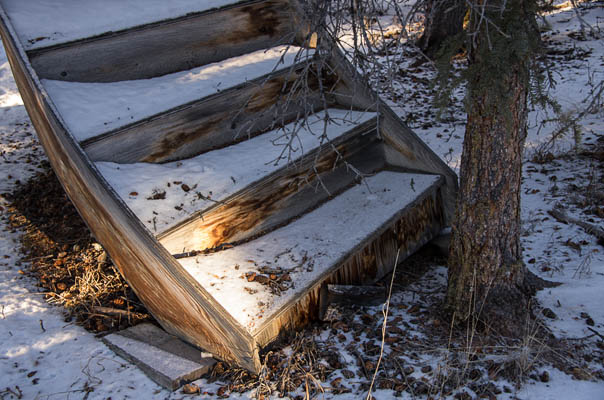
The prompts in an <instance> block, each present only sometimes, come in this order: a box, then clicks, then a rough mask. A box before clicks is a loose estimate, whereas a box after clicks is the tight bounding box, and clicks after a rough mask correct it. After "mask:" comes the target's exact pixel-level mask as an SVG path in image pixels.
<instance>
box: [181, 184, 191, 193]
mask: <svg viewBox="0 0 604 400" xmlns="http://www.w3.org/2000/svg"><path fill="white" fill-rule="evenodd" d="M180 188H181V189H182V190H184V191H185V192H188V191H190V190H191V188H190V187H189V185H187V184H186V183H183V184H182V185H180Z"/></svg>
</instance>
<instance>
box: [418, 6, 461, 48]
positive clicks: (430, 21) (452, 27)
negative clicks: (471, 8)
mask: <svg viewBox="0 0 604 400" xmlns="http://www.w3.org/2000/svg"><path fill="white" fill-rule="evenodd" d="M466 10H467V8H466V2H465V1H464V0H425V12H424V14H425V17H426V19H425V21H424V32H423V33H422V36H421V37H420V38H419V40H418V42H417V45H418V46H419V48H420V49H422V50H423V51H424V52H425V53H426V54H427V55H428V56H430V57H433V56H434V55H435V54H436V53H437V52H438V50H439V49H440V48H441V46H442V45H443V43H444V42H445V41H446V40H447V39H453V38H456V37H458V36H459V34H460V33H462V32H463V20H464V16H465V14H466Z"/></svg>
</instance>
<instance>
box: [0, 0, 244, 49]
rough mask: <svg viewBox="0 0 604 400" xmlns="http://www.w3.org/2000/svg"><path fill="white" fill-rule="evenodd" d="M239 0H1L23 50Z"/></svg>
mask: <svg viewBox="0 0 604 400" xmlns="http://www.w3.org/2000/svg"><path fill="white" fill-rule="evenodd" d="M240 2H241V0H204V1H199V0H171V1H166V0H127V1H124V0H103V1H98V0H36V1H25V0H2V6H3V7H4V9H5V10H6V12H7V14H8V15H9V17H10V19H11V21H12V22H13V24H14V26H15V30H16V31H17V34H18V35H19V38H20V39H21V42H22V43H23V45H24V46H25V49H26V50H32V49H36V48H42V47H46V46H51V45H55V44H60V43H66V42H71V41H74V40H78V39H84V38H89V37H93V36H98V35H101V34H103V33H107V32H115V31H120V30H123V29H128V28H132V27H135V26H140V25H144V24H149V23H153V22H159V21H164V20H168V19H173V18H178V17H182V16H185V15H187V14H191V13H195V12H201V11H206V10H211V9H213V8H218V7H224V6H227V5H230V4H236V3H240Z"/></svg>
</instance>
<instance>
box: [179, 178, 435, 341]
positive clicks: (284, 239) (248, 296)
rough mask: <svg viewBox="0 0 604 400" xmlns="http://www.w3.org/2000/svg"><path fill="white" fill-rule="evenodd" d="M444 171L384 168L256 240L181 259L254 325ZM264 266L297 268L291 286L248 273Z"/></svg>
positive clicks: (250, 327)
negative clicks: (253, 277) (283, 287)
mask: <svg viewBox="0 0 604 400" xmlns="http://www.w3.org/2000/svg"><path fill="white" fill-rule="evenodd" d="M440 179H441V178H440V177H439V176H436V175H423V174H411V173H400V172H392V171H382V172H379V173H377V174H376V175H374V176H372V177H368V178H366V179H365V182H363V183H360V184H357V185H356V186H354V187H352V188H351V189H349V190H347V191H345V192H344V193H342V194H341V195H339V196H337V197H336V198H334V199H332V200H330V201H328V202H327V203H325V204H323V205H322V206H320V207H319V208H317V209H315V210H314V211H311V212H310V213H308V214H306V215H304V216H303V217H301V218H299V219H298V220H296V221H294V222H292V223H290V224H289V225H287V226H284V227H282V228H280V229H277V230H275V231H272V232H270V233H268V234H266V235H264V236H262V237H259V238H257V239H255V240H253V241H251V242H248V243H245V244H241V245H239V246H236V247H234V248H231V249H226V250H222V251H220V252H216V253H210V254H206V255H198V256H195V257H189V258H183V259H180V260H179V261H180V263H181V265H182V266H183V267H184V268H185V270H186V271H187V272H189V274H191V275H192V276H193V277H194V278H195V279H196V280H197V282H199V284H200V285H202V286H203V287H204V288H205V289H206V290H207V291H208V292H209V293H210V294H211V295H212V296H213V297H214V298H215V299H216V300H217V301H218V302H219V303H220V304H221V305H222V306H223V307H224V308H225V309H226V310H227V311H228V312H229V313H230V314H231V315H233V316H234V317H235V319H236V320H237V321H238V322H239V323H240V324H241V325H243V326H244V327H245V328H246V329H248V330H249V331H250V332H254V331H256V330H258V329H259V328H260V327H261V326H262V324H263V322H265V321H267V320H268V319H269V318H270V317H271V316H274V315H275V314H276V313H278V312H279V311H280V309H281V308H282V307H283V306H285V305H286V304H287V303H288V302H290V301H291V300H294V299H297V298H300V296H302V294H303V293H304V292H305V291H307V290H309V289H310V288H311V287H312V286H313V284H315V282H316V281H317V280H318V279H320V278H322V277H325V276H326V274H328V273H329V272H330V271H331V270H332V269H333V268H334V267H336V266H337V265H339V264H341V263H342V262H343V261H344V259H345V258H346V257H347V256H348V255H350V254H351V252H353V251H354V250H355V249H357V248H358V247H359V246H360V245H363V244H364V242H365V241H366V240H368V239H369V238H371V237H373V235H374V234H375V233H376V232H378V231H380V229H386V227H387V226H388V224H389V223H390V222H391V221H393V220H394V219H395V218H397V217H399V216H400V213H401V211H402V210H403V209H404V208H405V207H406V206H408V205H409V204H411V203H412V202H413V201H414V200H415V199H417V198H418V197H420V196H421V195H422V194H423V193H425V192H426V191H429V190H431V188H433V187H434V185H436V184H437V183H438V182H440ZM263 267H265V268H267V269H268V270H270V269H275V270H277V269H278V270H279V271H281V273H277V272H276V275H277V276H278V277H279V276H282V275H283V274H285V273H287V274H289V277H290V279H291V281H284V284H285V285H287V286H289V287H290V288H289V289H287V290H284V291H282V292H281V291H280V290H276V291H275V290H274V289H273V290H271V287H270V286H269V285H266V284H261V283H258V282H257V281H256V280H254V281H251V282H249V281H248V279H246V278H245V277H246V274H250V273H257V274H260V272H261V271H262V268H263ZM265 271H266V270H265ZM263 275H264V276H267V274H266V273H265V274H263ZM257 279H258V278H257ZM292 284H293V285H292Z"/></svg>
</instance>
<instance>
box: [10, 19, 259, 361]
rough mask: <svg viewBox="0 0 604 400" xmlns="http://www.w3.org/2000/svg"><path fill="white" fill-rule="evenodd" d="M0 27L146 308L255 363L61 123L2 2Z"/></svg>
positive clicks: (33, 112) (216, 348)
mask: <svg viewBox="0 0 604 400" xmlns="http://www.w3.org/2000/svg"><path fill="white" fill-rule="evenodd" d="M0 35H1V37H2V42H3V44H4V47H5V49H6V53H7V56H8V59H9V62H10V65H11V69H12V71H13V74H14V76H15V80H16V82H17V86H18V88H19V91H20V93H21V96H22V98H23V102H24V104H25V107H26V109H27V111H28V114H29V116H30V118H31V120H32V123H33V125H34V127H35V129H36V131H37V133H38V137H39V139H40V142H41V144H42V146H43V147H44V149H45V152H46V154H47V156H48V158H49V161H50V163H51V165H52V167H53V169H54V171H55V173H56V174H57V177H58V178H59V181H60V182H61V184H62V185H63V188H64V189H65V192H66V193H67V195H68V196H69V198H70V199H71V201H72V203H73V204H74V206H75V207H76V209H77V210H78V212H79V214H80V215H81V216H82V218H83V219H84V221H85V222H86V224H87V225H88V227H89V228H90V230H91V231H92V233H93V234H94V236H95V237H96V238H97V240H98V241H99V242H100V243H102V244H103V246H104V247H105V249H106V251H107V252H108V253H109V255H110V256H111V258H112V260H113V261H114V263H115V264H116V266H117V267H118V269H119V270H120V272H121V274H122V275H123V276H124V278H125V279H126V281H127V282H128V284H129V285H130V286H131V287H132V288H133V290H134V291H135V293H136V295H137V296H138V297H139V298H140V299H141V301H142V302H143V303H144V304H145V306H146V307H147V308H148V310H149V312H150V313H151V314H152V315H153V316H154V317H155V318H156V319H157V321H158V322H159V323H160V324H161V325H162V326H163V327H164V328H165V329H166V331H168V332H170V333H172V334H174V335H176V336H178V337H181V338H183V339H184V340H186V341H187V342H189V343H191V344H193V345H196V346H198V347H200V348H204V349H206V350H208V351H210V352H212V353H213V354H215V355H216V356H218V357H219V358H221V359H223V360H226V361H229V362H233V363H236V364H238V365H240V366H242V367H244V368H247V369H249V370H251V371H259V370H260V359H259V356H258V346H257V345H256V342H255V340H254V339H253V338H252V337H251V335H250V334H249V333H248V332H247V331H246V330H245V329H244V328H243V327H241V326H240V325H239V324H238V323H237V322H236V321H235V320H234V318H233V317H232V316H231V315H230V314H229V313H228V312H227V311H226V310H225V309H224V308H223V307H222V306H221V305H220V304H218V303H217V302H216V301H215V299H214V298H213V297H212V296H210V295H209V293H207V291H206V290H205V289H204V288H203V287H202V286H201V285H199V283H198V282H197V281H195V280H194V279H193V278H192V277H191V276H190V275H189V274H188V273H187V272H186V271H185V270H184V269H183V268H182V267H181V265H180V264H179V263H178V262H176V260H175V259H174V258H173V257H171V255H170V254H169V253H168V252H167V251H166V250H165V249H164V248H163V247H162V246H161V245H160V244H159V242H158V241H157V240H156V239H155V238H154V237H153V235H152V234H151V233H150V232H149V231H148V230H147V229H146V228H145V227H144V226H143V225H142V224H141V222H140V221H139V220H138V218H137V217H136V216H135V215H133V214H132V212H131V211H130V210H129V209H128V208H127V206H126V205H125V204H124V202H123V201H122V200H121V199H120V198H119V197H118V196H117V195H116V194H115V192H113V191H112V190H111V189H110V186H109V185H108V183H107V182H106V181H105V180H104V178H103V177H102V176H101V175H100V173H99V171H98V170H97V169H96V167H95V166H94V164H93V163H92V162H91V161H90V159H89V158H88V156H87V155H86V154H85V153H84V151H83V150H82V148H81V147H80V146H79V145H78V143H77V141H76V140H75V138H74V137H73V135H72V134H71V133H69V132H68V130H67V129H66V128H65V125H64V123H63V121H62V120H61V118H60V117H59V114H58V113H57V111H56V109H55V107H54V105H53V104H52V101H51V100H50V99H49V97H48V94H47V93H46V91H45V90H44V87H43V86H42V85H41V83H40V81H39V79H38V77H37V74H36V72H35V70H34V69H33V68H32V66H31V64H30V63H29V60H28V58H27V56H26V54H25V51H24V49H23V47H22V45H21V43H19V42H18V41H17V40H15V38H17V35H16V33H15V31H14V29H13V27H12V25H11V22H10V20H9V19H8V17H7V15H6V14H5V12H4V10H2V9H0Z"/></svg>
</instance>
